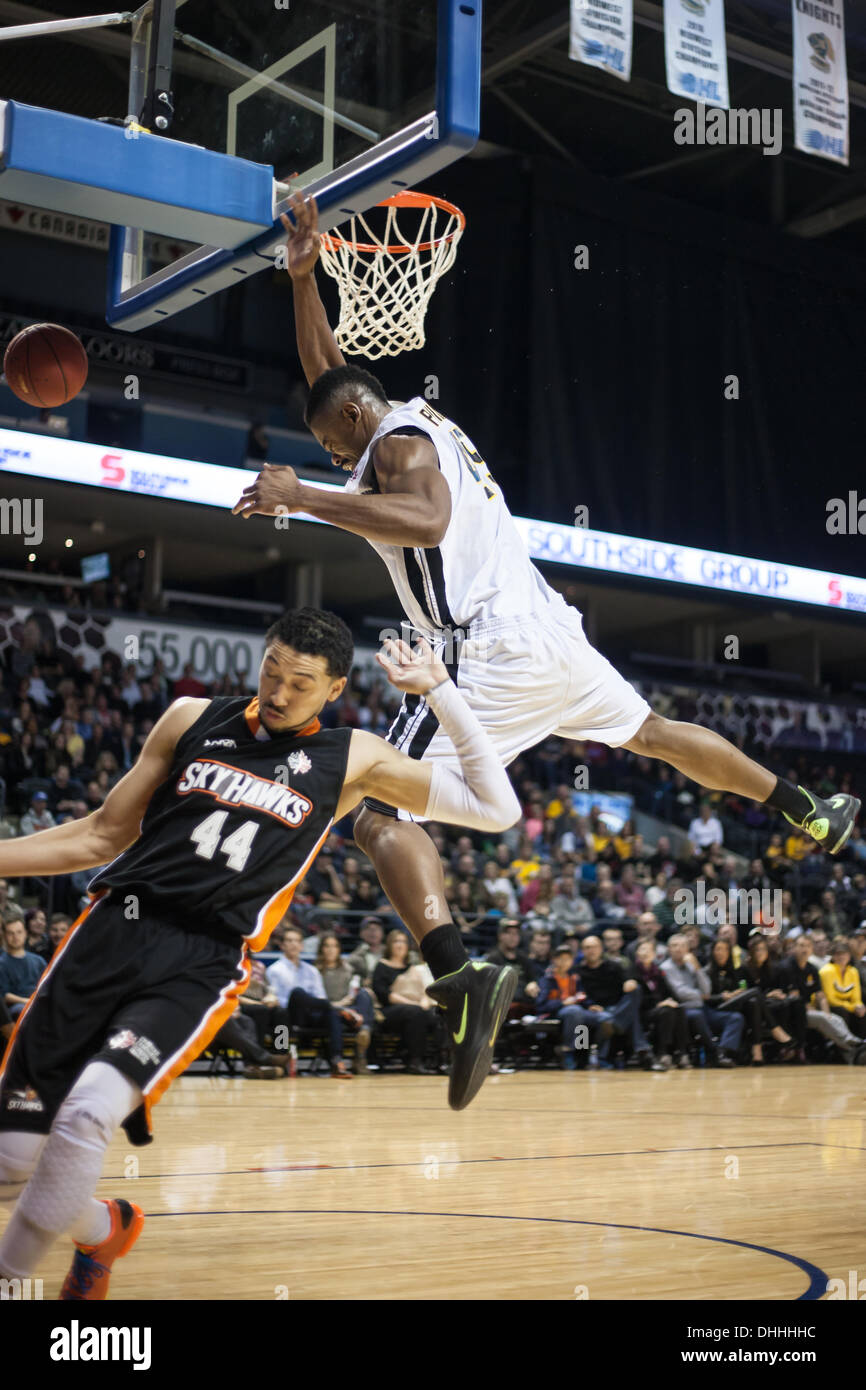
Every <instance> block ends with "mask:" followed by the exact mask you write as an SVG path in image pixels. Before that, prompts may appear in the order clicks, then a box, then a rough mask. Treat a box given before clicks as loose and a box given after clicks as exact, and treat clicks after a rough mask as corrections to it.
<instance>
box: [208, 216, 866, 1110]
mask: <svg viewBox="0 0 866 1390" xmlns="http://www.w3.org/2000/svg"><path fill="white" fill-rule="evenodd" d="M292 213H293V217H294V219H295V225H294V226H292V224H291V223H290V222H289V220H288V219H287V218H284V219H283V221H284V224H285V226H286V230H287V231H288V233H289V244H288V270H289V274H290V276H291V278H292V284H293V290H294V298H295V325H296V332H297V339H298V350H299V353H300V358H301V363H302V365H303V368H304V372H305V374H306V377H307V381H308V383H309V385H310V388H311V389H310V397H309V402H308V405H307V411H306V417H305V418H306V422H307V424H308V425H309V427H310V429H311V430H312V432H313V434H314V435H315V436H316V438H317V439H318V440H319V442H320V444H322V446H323V447H324V448H325V449H326V450H327V451H328V452H329V453H330V454H331V457H332V461H333V462H334V464H335V466H337V467H339V468H343V469H345V470H346V471H350V472H351V475H352V476H351V478H350V479H349V481H348V482H347V484H346V487H345V489H344V490H343V492H342V493H327V492H324V491H322V489H320V488H315V487H312V486H310V485H307V484H303V483H301V482H300V481H299V480H298V478H297V476H296V474H295V472H294V470H293V469H291V468H280V467H273V466H272V465H269V464H266V465H265V467H264V468H263V470H262V472H261V473H260V474H259V476H258V478H257V479H256V481H255V482H254V483H252V484H251V485H250V487H248V488H247V489H246V490H245V492H244V494H243V496H242V498H241V499H240V501H239V502H238V504H237V506H236V508H235V511H236V512H239V513H241V514H242V515H244V516H251V515H253V514H254V513H256V512H260V513H264V514H266V515H273V514H276V513H277V512H279V511H285V512H288V513H292V512H306V513H308V514H310V515H312V516H316V517H318V518H320V519H321V520H322V521H327V522H331V523H333V524H334V525H335V526H340V527H342V528H343V529H344V530H347V531H352V532H354V533H355V534H356V535H360V536H364V537H365V538H366V539H367V540H368V541H369V542H370V544H371V545H372V546H373V548H374V549H375V550H376V551H377V552H378V554H379V555H381V556H382V559H383V560H384V561H385V564H386V565H387V566H388V570H389V572H390V574H391V577H392V579H393V581H394V586H395V588H396V590H397V593H398V595H399V597H400V600H401V602H402V604H403V607H404V610H405V612H406V616H407V618H408V619H409V621H410V623H411V624H412V625H413V626H414V627H415V628H416V629H417V630H418V631H419V632H420V633H423V634H424V636H425V637H427V638H428V639H429V640H430V642H431V644H432V645H433V647H434V649H436V650H437V651H440V652H442V654H443V659H445V661H446V665H448V664H449V661H450V668H449V669H450V673H451V674H452V676H453V677H454V679H455V680H456V682H457V685H458V688H459V690H460V691H461V693H462V694H463V696H464V698H465V699H466V701H467V703H468V704H469V706H470V707H471V708H472V710H473V711H474V712H475V714H476V715H477V716H478V718H479V720H480V721H481V723H482V725H483V727H484V729H485V730H486V732H487V734H488V735H489V737H490V738H491V740H492V741H493V744H494V746H495V747H496V749H497V751H498V752H499V754H500V756H501V758H502V760H503V762H505V763H508V762H510V761H511V760H512V759H513V758H515V757H516V756H517V755H518V754H519V753H520V752H522V751H523V750H524V749H526V748H530V747H532V746H533V745H534V744H536V743H538V742H539V741H541V740H542V739H544V738H546V737H547V736H548V735H550V734H559V735H561V736H562V737H563V738H572V739H595V740H597V741H599V742H601V743H606V744H608V745H610V746H611V747H625V748H628V749H630V750H632V751H633V752H636V753H640V754H642V755H644V756H645V757H651V758H660V759H663V760H664V761H665V762H667V763H670V764H671V765H672V766H673V767H675V768H677V769H678V770H679V771H681V772H683V773H685V775H686V776H687V777H690V778H692V779H693V780H694V781H696V782H698V783H699V784H700V785H701V786H704V787H710V788H718V789H721V790H725V791H731V792H735V793H737V794H739V795H741V796H746V797H750V798H752V799H753V800H755V801H759V802H765V803H767V804H768V805H769V806H771V807H773V808H774V809H776V810H778V811H780V812H781V813H782V814H784V815H785V816H786V818H787V819H788V820H789V821H790V822H791V823H792V824H793V825H797V826H800V827H802V828H803V829H805V830H806V831H808V833H809V834H811V835H812V836H813V837H814V839H815V840H817V841H818V842H819V844H821V845H822V846H823V847H824V848H825V849H828V850H829V851H830V853H838V852H839V850H841V848H842V847H843V845H844V844H845V843H846V842H847V840H848V837H849V835H850V833H851V830H852V829H853V826H854V821H855V818H856V815H857V812H858V810H859V808H860V802H859V801H858V800H857V799H856V798H854V797H851V796H834V797H831V798H830V799H829V800H823V799H821V798H819V797H817V796H814V795H813V794H812V793H810V792H808V791H806V790H805V788H802V787H795V786H793V785H792V784H791V783H789V782H786V781H785V780H784V779H782V778H776V777H775V776H774V774H773V773H771V772H769V771H767V769H766V768H763V767H761V766H760V764H758V763H756V762H753V760H752V759H751V758H748V757H746V755H745V754H744V753H742V752H740V750H739V749H737V748H736V747H734V745H733V744H730V743H728V742H727V740H726V739H724V738H722V737H721V736H720V735H719V734H716V733H714V732H713V731H712V730H710V729H705V728H703V727H701V726H700V725H697V724H686V723H682V722H679V721H676V720H670V719H665V718H663V717H662V716H660V715H657V714H654V713H653V711H652V710H651V709H650V707H649V705H648V704H647V703H646V701H645V700H644V699H643V698H642V697H641V696H640V695H639V694H638V693H637V691H636V690H635V689H634V688H633V686H631V685H629V683H628V681H626V680H625V679H624V678H623V677H622V676H621V675H620V674H619V672H618V671H616V670H615V669H614V667H613V666H611V664H610V662H609V661H607V659H606V658H605V657H603V656H602V655H601V654H600V653H599V652H597V651H596V650H595V649H594V648H593V647H592V646H591V645H590V643H589V642H588V641H587V639H586V636H585V634H584V631H583V624H582V620H581V616H580V614H579V613H578V612H577V610H576V609H574V608H571V607H569V605H568V604H566V603H565V601H564V600H563V598H562V597H561V595H559V594H558V593H556V592H555V591H554V590H553V589H551V588H550V586H549V585H548V584H547V583H545V581H544V579H543V578H542V576H541V575H540V574H539V572H538V570H537V569H536V568H535V566H534V565H533V564H532V561H531V559H530V557H529V553H528V551H527V549H526V546H525V544H524V542H523V540H522V538H521V537H520V534H519V532H518V530H517V528H516V526H515V524H514V521H513V519H512V517H511V515H510V513H509V511H508V508H507V507H506V505H505V502H504V500H503V497H502V494H501V492H500V490H499V488H498V487H497V486H496V484H495V482H494V481H493V479H492V478H491V476H490V474H489V472H488V470H487V466H486V464H485V463H484V461H483V459H482V458H481V457H480V455H479V454H478V452H477V451H476V449H475V447H474V445H473V444H472V443H471V441H470V440H469V439H467V437H466V436H465V435H464V434H463V432H462V431H461V430H460V429H459V428H458V427H457V426H456V425H455V424H454V423H453V422H452V421H451V420H448V419H446V418H445V416H443V415H441V414H440V413H439V412H438V411H437V410H435V409H433V407H432V406H431V405H430V404H429V403H428V402H426V401H424V400H423V399H421V398H420V397H416V398H415V399H414V400H411V401H409V402H408V403H407V404H399V405H394V403H393V402H391V401H389V400H388V398H387V396H386V394H385V391H384V389H383V387H382V385H381V383H380V382H379V381H378V380H377V379H376V378H375V377H374V376H372V375H371V374H370V373H369V372H365V371H363V370H362V369H360V368H356V367H347V366H346V364H345V361H344V358H343V356H342V354H341V352H340V350H339V348H338V347H337V343H336V340H335V338H334V335H333V333H332V331H331V328H330V325H329V324H328V320H327V315H326V314H325V310H324V306H323V304H322V301H321V299H320V298H319V294H318V289H317V287H316V280H315V266H316V261H317V259H318V249H319V233H318V228H317V215H316V207H315V202H314V201H313V200H308V199H304V198H302V197H301V196H300V195H296V196H295V198H294V199H293V204H292ZM388 739H389V741H390V742H392V743H394V744H395V745H396V746H397V747H398V748H400V749H402V750H403V751H404V752H407V753H409V755H410V756H411V757H414V758H425V759H426V758H435V759H437V760H438V759H445V760H447V761H449V762H451V763H453V762H454V760H455V754H454V750H453V748H452V747H451V745H450V743H449V741H448V739H447V737H446V736H445V735H444V733H443V732H442V731H441V730H439V728H438V724H437V721H436V718H435V716H434V715H433V713H432V711H431V710H430V709H429V708H428V707H427V704H426V702H425V701H424V700H423V699H422V698H419V697H414V696H410V697H408V698H407V699H405V700H404V702H403V705H402V708H401V710H400V713H399V715H398V717H397V719H396V720H395V722H394V724H393V725H392V727H391V729H390V731H389V733H388ZM355 839H356V841H357V842H358V844H359V845H360V846H361V848H362V849H363V850H364V851H365V852H366V853H367V855H368V856H369V857H370V859H371V860H372V862H373V864H374V866H375V868H376V872H377V874H378V876H379V880H380V882H381V884H382V887H383V888H384V890H385V892H386V893H387V895H388V897H389V899H390V901H391V903H392V905H393V907H394V910H395V911H396V912H397V913H398V915H399V916H400V917H401V919H402V920H403V921H404V922H405V923H406V924H407V926H409V927H410V929H411V930H412V932H413V935H414V936H415V938H416V940H417V941H418V943H419V946H420V948H421V951H422V954H423V955H424V958H425V960H426V961H427V963H428V965H429V966H430V968H431V970H432V972H433V976H434V984H433V985H431V986H430V989H429V993H430V994H431V995H432V997H433V998H434V999H436V1000H437V1002H438V1003H440V1004H441V1005H442V1007H443V1008H445V1010H446V1012H447V1016H448V1021H449V1024H450V1025H451V1031H452V1036H453V1037H454V1039H455V1044H456V1046H457V1052H458V1055H459V1053H460V1045H461V1040H462V1038H463V1032H464V1027H463V1024H464V1023H465V1018H466V1013H467V1008H472V1007H473V1004H472V998H473V996H472V988H471V981H472V967H470V965H469V963H468V958H467V956H466V951H465V948H464V947H463V944H462V942H461V940H460V936H459V933H458V931H457V929H456V927H455V926H454V924H453V922H452V920H451V916H450V913H449V911H448V908H447V906H446V903H445V892H444V881H443V877H442V869H441V865H440V862H439V857H438V855H437V853H436V850H435V847H434V846H433V844H432V841H431V840H430V838H429V836H428V835H427V834H426V832H425V831H424V830H423V829H422V828H421V827H420V826H418V825H412V824H410V823H408V821H407V822H404V821H403V820H402V819H398V818H397V812H396V811H394V809H393V808H391V807H387V806H384V805H383V804H381V803H378V802H370V801H368V802H367V803H366V804H365V808H364V810H363V811H362V812H361V814H360V815H359V817H358V820H357V821H356V824H355ZM476 969H477V966H476ZM467 982H468V984H467ZM467 988H469V995H468V996H467ZM467 997H468V999H469V1003H468V1005H467V1002H466V1001H467ZM498 998H499V1000H500V1002H501V998H502V993H501V990H500V993H499V995H498ZM459 1060H460V1063H461V1064H460V1065H455V1067H454V1069H453V1071H452V1077H451V1085H450V1090H449V1101H450V1103H451V1104H452V1106H453V1107H454V1108H457V1109H459V1108H462V1106H463V1105H466V1104H468V1102H469V1100H470V1099H471V1098H472V1095H474V1094H475V1091H476V1090H477V1089H478V1087H479V1086H480V1085H481V1082H482V1080H483V1076H484V1074H486V1070H487V1066H486V1059H484V1058H476V1059H473V1063H472V1066H471V1067H469V1068H468V1069H467V1067H465V1066H464V1065H462V1058H459ZM467 1078H468V1079H467Z"/></svg>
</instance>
